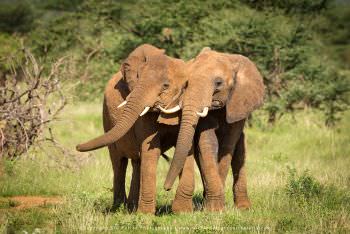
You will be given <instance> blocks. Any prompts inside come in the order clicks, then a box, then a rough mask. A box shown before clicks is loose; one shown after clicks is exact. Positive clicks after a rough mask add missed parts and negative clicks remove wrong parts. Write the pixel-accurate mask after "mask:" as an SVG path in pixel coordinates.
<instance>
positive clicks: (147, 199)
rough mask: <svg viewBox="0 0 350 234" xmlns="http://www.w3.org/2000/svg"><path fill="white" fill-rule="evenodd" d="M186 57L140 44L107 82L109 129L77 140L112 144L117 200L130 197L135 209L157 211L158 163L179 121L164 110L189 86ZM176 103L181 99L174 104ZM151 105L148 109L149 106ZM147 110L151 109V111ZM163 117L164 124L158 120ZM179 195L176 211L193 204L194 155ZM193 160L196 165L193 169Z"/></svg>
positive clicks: (105, 116) (81, 147) (116, 202)
mask: <svg viewBox="0 0 350 234" xmlns="http://www.w3.org/2000/svg"><path fill="white" fill-rule="evenodd" d="M184 66H185V63H184V62H183V61H182V60H179V59H173V58H170V57H168V56H166V55H165V54H164V51H163V50H160V49H158V48H155V47H153V46H151V45H142V46H140V47H138V48H136V49H135V50H134V51H133V52H132V53H131V54H130V55H129V57H128V58H127V59H126V61H125V62H124V63H123V64H122V68H121V71H120V72H118V73H117V74H116V75H114V76H113V78H112V79H111V80H110V81H109V82H108V84H107V87H106V89H105V95H104V103H103V125H104V130H105V134H103V135H102V136H99V137H97V138H95V139H93V140H90V141H89V142H87V143H84V144H80V145H78V146H77V150H79V151H89V150H94V149H98V148H101V147H104V146H108V149H109V154H110V157H111V161H112V164H113V171H114V202H113V203H114V206H118V205H120V204H122V203H125V202H127V205H128V207H129V208H130V209H132V210H133V209H137V210H138V211H140V212H144V213H154V212H155V202H156V167H157V161H158V158H159V155H160V154H161V153H163V152H165V151H166V150H167V149H169V148H170V147H172V146H173V145H175V143H176V136H177V133H178V126H171V125H167V124H166V123H167V121H168V119H166V118H164V119H162V117H159V110H158V109H161V110H163V111H165V112H175V111H176V110H177V109H178V108H169V109H167V107H173V106H172V105H174V104H173V103H176V102H177V98H178V97H179V96H180V95H179V93H180V92H182V89H183V86H184V79H185V75H184ZM175 107H176V105H175ZM148 111H149V112H148ZM147 112H148V113H147ZM157 121H161V122H162V123H163V124H159V123H158V122H157ZM128 158H129V159H131V161H132V167H133V174H132V179H131V186H130V192H129V196H128V198H126V193H125V173H126V168H127V164H128ZM187 164H188V166H185V169H184V170H183V172H182V175H181V179H180V185H179V187H178V192H177V194H176V197H175V201H174V204H181V205H180V206H175V207H174V210H175V211H191V210H192V193H193V191H192V190H190V191H189V190H188V189H193V183H194V181H193V180H194V178H193V177H194V175H193V157H189V158H188V160H186V165H187ZM191 166H192V169H191Z"/></svg>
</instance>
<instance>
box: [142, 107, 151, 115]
mask: <svg viewBox="0 0 350 234" xmlns="http://www.w3.org/2000/svg"><path fill="white" fill-rule="evenodd" d="M150 108H151V107H149V106H146V107H145V109H144V110H143V111H142V112H141V114H140V116H143V115H145V114H146V113H147V112H148V111H149V109H150Z"/></svg>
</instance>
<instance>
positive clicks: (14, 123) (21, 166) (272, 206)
mask: <svg viewBox="0 0 350 234" xmlns="http://www.w3.org/2000/svg"><path fill="white" fill-rule="evenodd" d="M349 16H350V6H349V4H347V3H346V1H331V0H316V1H311V0H295V1H293V0H285V1H270V0H264V1H250V0H249V1H248V0H232V1H227V0H215V1H212V0H208V1H185V0H177V1H167V0H151V1H143V0H132V1H112V0H105V1H97V0H49V1H45V2H43V1H37V0H26V1H6V0H5V1H1V2H0V45H1V46H0V91H1V95H2V96H1V97H0V105H1V108H0V110H1V111H0V133H1V135H0V149H1V164H0V165H1V167H0V230H1V231H4V232H9V233H16V232H21V231H26V232H63V233H65V232H83V231H92V232H97V231H108V232H115V231H122V232H128V231H130V230H133V231H135V232H145V231H148V232H154V231H167V230H168V231H175V230H178V231H196V232H210V231H212V230H222V231H225V232H229V231H231V232H232V231H235V232H274V231H276V232H312V233H320V232H336V233H338V232H344V233H345V232H348V231H350V213H349V210H350V190H349V186H350V172H349V170H348V168H350V160H349V156H350V147H349V143H348V142H349V141H350V134H349V128H350V122H349V119H350V113H349V111H347V109H348V107H349V89H350V80H349V74H350V41H349V40H350V30H349V27H348V25H347V24H348V23H347V22H349V20H350V17H349ZM142 43H150V44H153V45H155V46H157V47H160V48H164V49H166V51H167V54H169V55H170V56H174V57H180V58H183V59H186V60H187V59H190V58H192V57H194V56H195V55H196V54H197V53H198V52H199V51H200V50H201V49H202V48H203V47H204V46H209V47H211V48H213V49H216V50H219V51H223V52H229V53H240V54H243V55H245V56H248V57H249V58H251V60H253V61H254V62H255V63H256V64H257V65H258V67H259V69H260V71H261V73H262V74H263V76H264V82H265V85H266V87H267V95H266V102H265V105H264V106H263V108H262V109H261V110H259V111H258V112H256V113H254V114H253V116H252V118H251V119H250V124H249V127H248V129H247V140H248V162H247V167H248V186H249V194H250V197H251V200H252V203H253V208H252V209H251V210H249V211H244V212H242V211H238V210H236V209H235V208H234V207H233V201H232V191H231V188H230V187H229V186H226V203H227V209H226V211H224V212H223V213H206V212H199V210H200V209H201V202H202V185H201V181H200V177H199V174H198V173H197V178H196V193H195V197H194V203H195V205H196V212H194V213H192V214H181V215H174V214H172V213H171V210H170V204H171V200H172V199H173V196H174V191H172V192H165V191H163V189H162V184H163V182H164V181H163V180H164V179H163V178H164V177H165V175H166V172H167V170H168V162H166V161H165V160H162V159H161V160H160V164H159V166H158V178H159V179H158V181H157V184H158V186H157V188H158V196H157V202H158V207H157V215H156V216H149V215H141V214H129V213H128V212H127V211H126V209H124V208H121V209H120V210H118V211H117V212H115V213H112V212H109V208H110V206H111V204H112V192H111V187H112V176H113V173H112V168H111V164H110V160H109V157H108V153H107V150H106V149H102V150H99V151H96V152H92V153H89V154H78V153H76V152H75V151H74V146H75V145H76V144H77V143H79V142H81V141H82V139H90V138H91V137H93V136H97V135H98V134H100V133H102V131H103V129H102V122H101V109H102V107H101V103H102V93H103V89H104V86H105V84H106V81H107V80H108V79H109V78H110V77H111V76H112V74H113V73H115V72H116V71H118V69H119V64H120V63H121V61H122V60H123V59H125V58H126V56H127V55H128V54H129V53H130V52H131V51H132V50H133V49H134V48H135V47H136V46H137V45H139V44H142ZM26 51H27V52H26ZM28 51H29V53H28ZM33 59H34V61H35V62H34V63H33ZM35 64H36V65H35ZM57 64H59V66H58V67H55V65H57ZM39 71H40V72H39ZM38 77H40V79H39V78H38ZM37 80H40V82H38V84H37V82H35V81H37ZM10 87H11V90H15V91H16V93H17V94H18V93H19V95H21V94H22V92H24V93H25V94H24V95H23V96H20V98H18V100H17V99H16V100H14V99H13V96H11V95H14V94H13V92H12V91H9V90H10ZM28 87H29V88H28ZM45 87H51V90H52V92H49V93H48V94H47V95H44V96H45V99H44V101H42V99H40V98H38V99H35V100H34V101H32V100H33V96H35V94H38V95H37V96H38V97H42V96H41V95H42V94H45V90H46V89H45ZM33 88H35V89H33ZM28 90H29V91H28ZM31 90H35V91H31ZM62 94H63V97H64V99H62ZM26 98H27V99H28V100H31V101H28V102H27V101H26V100H27V99H26ZM37 100H40V102H38V101H37ZM11 101H14V102H13V104H11V105H10V104H9V103H10V102H11ZM28 103H29V104H28ZM38 103H40V105H41V106H42V107H43V108H42V109H38V110H39V111H38V112H35V111H34V112H33V111H31V112H30V111H28V110H29V109H31V108H30V107H32V106H31V105H37V104H38ZM44 103H45V105H44ZM50 107H52V108H51V109H50ZM17 108H18V109H17ZM12 110H19V111H12ZM22 110H26V111H28V113H31V114H30V116H31V117H32V119H34V120H35V121H34V122H33V121H31V122H30V124H33V123H34V125H35V126H36V125H40V129H39V130H38V131H34V135H35V136H34V138H33V139H32V140H31V141H30V144H28V142H29V141H28V140H26V139H27V138H26V133H27V131H24V132H23V131H22V133H23V134H17V135H16V133H18V132H19V130H18V129H32V128H31V126H32V125H30V124H28V125H24V127H23V126H21V125H20V123H22V122H21V121H22V119H26V118H24V117H23V113H24V112H25V111H24V112H23V111H22ZM40 110H41V111H40ZM55 110H59V112H57V116H56V112H55ZM9 113H11V115H9ZM14 113H15V114H18V113H20V115H19V114H18V115H14ZM26 113H27V112H26ZM42 113H45V114H44V116H45V118H43V117H42V116H43V115H42ZM52 114H54V115H52ZM11 116H20V118H19V117H18V119H19V120H21V121H19V120H17V119H16V118H11ZM33 116H34V117H35V118H34V117H33ZM22 117H23V118H22ZM37 117H38V118H39V119H37ZM43 119H45V120H50V121H47V122H45V124H43ZM51 120H52V121H51ZM37 123H41V124H37ZM4 133H6V134H4ZM18 135H20V139H22V140H23V139H24V140H23V141H18V142H19V143H18V145H16V144H17V143H16V144H15V143H13V142H14V140H13V139H19V138H18V137H17V136H18ZM8 136H11V137H12V136H16V137H17V138H16V137H15V138H10V137H8ZM6 141H7V143H6ZM4 142H5V143H6V144H5V143H4ZM11 142H12V143H11ZM19 144H21V145H19ZM4 146H6V147H7V148H5V147H4ZM18 147H22V148H18ZM23 147H24V148H23ZM168 154H169V155H171V154H172V152H168ZM128 178H130V171H128ZM229 178H231V177H229ZM231 180H232V178H231ZM229 184H232V181H230V180H229V181H227V185H229ZM14 196H41V197H46V196H47V197H52V196H55V197H58V199H59V200H60V202H59V204H49V203H47V204H46V203H43V204H41V205H40V206H35V207H28V208H25V209H20V208H19V207H20V204H19V203H18V202H16V201H15V200H13V199H12V198H13V197H14Z"/></svg>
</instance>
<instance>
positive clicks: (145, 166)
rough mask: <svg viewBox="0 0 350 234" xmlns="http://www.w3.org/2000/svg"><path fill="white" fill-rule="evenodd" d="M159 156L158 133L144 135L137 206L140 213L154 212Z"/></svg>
mask: <svg viewBox="0 0 350 234" xmlns="http://www.w3.org/2000/svg"><path fill="white" fill-rule="evenodd" d="M151 142H152V143H151ZM151 144H152V145H151ZM159 156H160V141H159V137H158V135H157V134H153V135H151V136H150V137H146V138H145V140H144V141H143V143H142V146H141V175H140V197H139V207H138V211H139V212H141V213H151V214H154V213H155V209H156V176H157V174H156V173H157V163H158V159H159Z"/></svg>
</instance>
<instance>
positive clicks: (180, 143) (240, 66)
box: [164, 48, 265, 190]
mask: <svg viewBox="0 0 350 234" xmlns="http://www.w3.org/2000/svg"><path fill="white" fill-rule="evenodd" d="M187 76H188V84H187V88H186V90H185V92H184V97H183V101H182V119H181V125H180V131H179V135H178V139H177V143H176V148H175V155H174V158H173V161H172V163H171V166H170V169H169V172H168V175H167V178H166V180H165V184H164V188H165V189H166V190H170V189H171V187H172V185H173V183H174V181H175V179H176V177H177V175H178V174H179V173H180V171H181V169H182V167H183V165H184V162H185V160H186V156H187V155H188V153H189V151H190V149H191V146H192V141H193V136H194V133H195V128H196V125H197V123H198V120H199V118H200V117H205V116H206V115H207V114H208V111H209V110H213V109H219V108H225V109H226V122H227V123H233V122H236V121H239V120H242V119H244V118H247V117H248V115H249V114H250V113H251V112H252V111H253V110H255V109H256V108H258V107H260V106H261V105H262V103H263V98H264V90H265V88H264V84H263V79H262V77H261V75H260V73H259V71H258V69H257V67H256V66H255V65H254V63H253V62H251V61H250V60H249V59H248V58H246V57H244V56H241V55H235V54H225V53H219V52H216V51H213V50H210V49H209V48H205V49H203V50H202V52H201V53H200V54H199V55H198V56H197V57H196V58H195V59H193V60H191V61H189V62H188V65H187Z"/></svg>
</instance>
